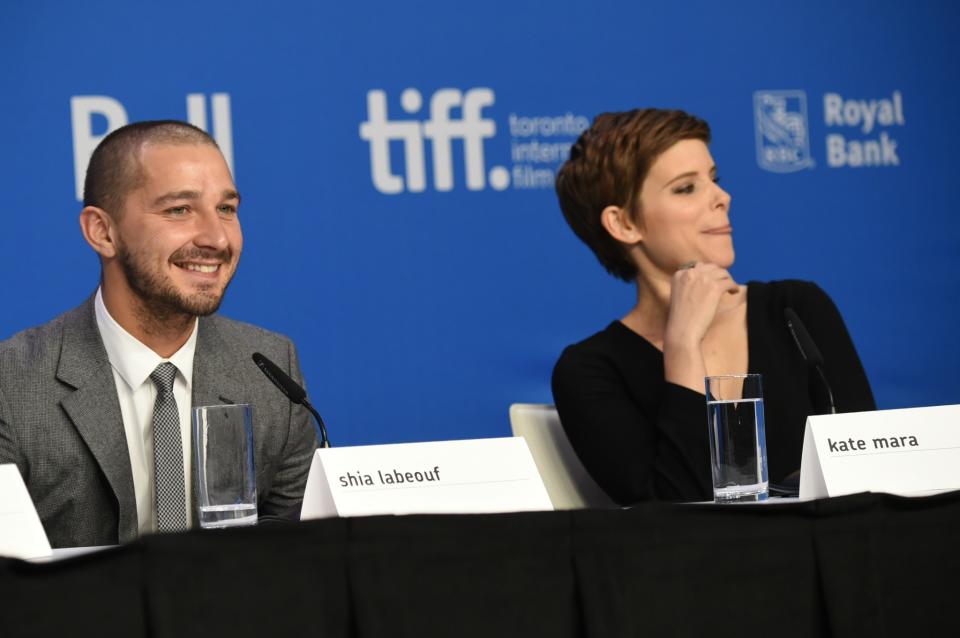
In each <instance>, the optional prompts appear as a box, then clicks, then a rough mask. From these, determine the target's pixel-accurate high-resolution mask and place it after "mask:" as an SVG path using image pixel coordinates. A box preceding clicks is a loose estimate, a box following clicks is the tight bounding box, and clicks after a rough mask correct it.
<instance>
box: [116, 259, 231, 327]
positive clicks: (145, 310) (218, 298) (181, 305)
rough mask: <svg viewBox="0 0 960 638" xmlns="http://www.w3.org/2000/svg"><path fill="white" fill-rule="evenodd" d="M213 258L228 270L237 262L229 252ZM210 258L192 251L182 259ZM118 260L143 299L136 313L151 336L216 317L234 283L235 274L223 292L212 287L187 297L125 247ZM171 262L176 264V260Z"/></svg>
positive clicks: (127, 277)
mask: <svg viewBox="0 0 960 638" xmlns="http://www.w3.org/2000/svg"><path fill="white" fill-rule="evenodd" d="M178 252H179V251H178ZM213 254H215V255H216V256H219V257H222V258H223V260H224V261H225V262H226V264H224V265H223V266H221V267H226V265H227V264H230V263H232V261H233V259H232V254H231V253H230V252H229V251H224V253H223V254H219V253H213ZM175 256H176V255H175ZM210 256H211V251H189V254H184V255H183V256H182V257H185V258H191V257H210ZM117 260H118V262H119V264H120V267H121V269H122V270H123V274H124V277H125V278H126V280H127V285H128V286H129V287H130V289H131V290H132V291H133V292H134V294H135V295H136V296H137V298H138V299H139V302H140V303H139V304H138V306H139V307H138V308H135V309H134V310H135V312H136V314H137V315H138V318H139V319H140V323H141V325H143V327H144V328H145V329H147V330H148V331H150V332H154V331H159V330H162V329H164V328H170V327H174V326H175V325H177V324H181V323H182V324H185V323H188V322H190V321H192V320H193V319H195V318H196V317H206V316H208V315H212V314H213V313H215V312H216V311H217V310H218V309H219V308H220V304H221V303H222V301H223V297H224V295H225V294H226V292H227V287H228V286H229V285H230V282H231V281H232V280H233V274H235V273H231V275H230V279H228V280H227V281H226V283H225V284H224V285H223V289H222V290H218V289H217V285H211V286H210V287H209V289H206V290H205V289H201V291H200V292H198V293H197V294H195V295H192V296H186V295H183V294H182V293H181V292H180V291H179V290H177V288H176V286H175V285H174V283H173V281H172V280H171V279H170V278H169V277H166V276H164V275H163V274H161V273H157V272H151V271H150V270H149V269H147V268H144V267H143V266H142V265H141V264H139V263H138V262H137V260H136V259H135V258H134V256H133V255H132V254H131V253H130V252H129V251H128V250H126V247H124V246H123V245H118V246H117ZM171 261H173V258H172V257H171ZM151 328H153V329H151Z"/></svg>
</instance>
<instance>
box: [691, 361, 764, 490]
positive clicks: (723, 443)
mask: <svg viewBox="0 0 960 638" xmlns="http://www.w3.org/2000/svg"><path fill="white" fill-rule="evenodd" d="M706 389H707V426H708V429H709V430H710V466H711V469H712V471H713V497H714V500H715V501H716V502H717V503H747V502H755V501H763V500H766V499H767V494H768V480H767V439H766V435H765V434H764V428H763V383H762V380H761V378H760V375H759V374H726V375H719V376H713V377H707V378H706Z"/></svg>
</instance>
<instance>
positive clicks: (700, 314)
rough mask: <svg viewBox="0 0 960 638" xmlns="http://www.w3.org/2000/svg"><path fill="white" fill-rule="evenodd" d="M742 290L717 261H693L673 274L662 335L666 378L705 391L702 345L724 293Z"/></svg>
mask: <svg viewBox="0 0 960 638" xmlns="http://www.w3.org/2000/svg"><path fill="white" fill-rule="evenodd" d="M739 291H740V287H739V286H738V285H737V282H735V281H734V280H733V277H731V276H730V273H729V272H727V270H726V269H724V268H720V267H719V266H716V265H714V264H700V263H698V264H693V265H692V266H689V267H685V268H681V269H680V270H678V271H677V272H676V273H674V275H673V281H672V285H671V290H670V306H669V309H668V314H667V325H666V328H665V330H664V334H663V365H664V376H665V378H666V380H667V381H669V382H671V383H676V384H678V385H682V386H684V387H687V388H690V389H692V390H695V391H697V392H703V378H704V376H706V365H705V364H704V360H703V354H702V352H701V350H700V344H701V343H702V342H703V338H704V335H706V334H707V330H709V328H710V325H711V324H712V323H713V319H714V317H716V315H717V308H719V306H720V302H721V300H722V299H723V296H724V295H726V294H736V293H738V292H739Z"/></svg>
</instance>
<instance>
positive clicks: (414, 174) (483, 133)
mask: <svg viewBox="0 0 960 638" xmlns="http://www.w3.org/2000/svg"><path fill="white" fill-rule="evenodd" d="M493 102H494V94H493V90H492V89H488V88H475V89H469V90H468V91H466V92H465V93H463V92H461V91H459V90H458V89H439V90H438V91H436V92H435V93H434V94H433V95H432V96H431V98H430V119H428V120H426V121H423V122H421V121H419V120H391V119H389V118H388V116H387V95H386V93H385V92H384V91H381V90H372V91H368V92H367V121H365V122H363V123H361V124H360V139H362V140H365V141H367V142H369V143H370V175H371V178H372V179H373V185H374V187H375V188H376V189H377V190H378V191H380V192H381V193H385V194H388V195H394V194H397V193H402V192H404V190H406V191H408V192H411V193H420V192H423V190H424V189H425V188H426V159H425V152H424V139H428V140H430V150H431V153H432V157H433V187H434V188H435V189H436V190H438V191H450V190H453V185H454V168H453V140H460V141H462V142H463V155H464V176H465V181H466V186H467V189H468V190H472V191H479V190H483V189H484V188H485V187H486V184H487V180H488V179H489V181H490V186H491V187H493V188H494V189H495V190H504V189H505V188H507V186H509V185H510V173H509V171H507V169H506V168H504V167H502V166H495V167H493V168H492V169H491V170H490V173H489V174H488V173H487V168H486V163H485V161H484V152H483V141H484V140H485V139H489V138H492V137H493V136H494V135H496V132H497V125H496V122H494V121H493V120H490V119H485V118H484V117H483V116H482V111H483V109H484V108H485V107H488V106H491V105H492V104H493ZM400 106H401V107H402V108H403V110H404V111H405V112H406V113H408V114H411V115H413V114H416V113H418V112H419V111H420V109H421V107H422V106H423V97H422V96H421V95H420V91H418V90H417V89H413V88H410V89H406V90H404V91H403V93H402V94H401V95H400ZM454 109H459V110H460V117H459V118H455V117H451V114H452V112H453V110H454ZM391 142H400V143H401V146H402V148H403V165H404V169H405V174H406V180H404V177H402V176H401V175H397V174H395V173H394V172H393V165H392V163H391V156H390V144H391Z"/></svg>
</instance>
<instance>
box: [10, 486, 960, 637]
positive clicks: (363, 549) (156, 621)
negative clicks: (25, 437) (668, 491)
mask: <svg viewBox="0 0 960 638" xmlns="http://www.w3.org/2000/svg"><path fill="white" fill-rule="evenodd" d="M958 540H960V493H956V492H955V493H950V494H943V495H939V496H934V497H928V498H922V499H904V498H898V497H893V496H887V495H876V494H859V495H854V496H849V497H843V498H837V499H829V500H823V501H816V502H806V503H791V504H776V505H766V506H730V505H726V506H715V505H669V504H660V503H651V504H645V505H640V506H638V507H635V508H632V509H630V510H624V511H577V512H541V513H520V514H501V515H475V516H404V517H371V518H357V519H336V520H325V521H311V522H304V523H298V524H287V525H282V524H276V525H262V526H259V527H256V528H246V529H236V530H227V531H207V532H204V531H198V532H191V533H187V534H180V535H165V536H152V537H146V538H143V539H141V540H139V541H137V542H136V543H133V544H131V545H127V546H125V547H121V548H117V549H113V550H108V551H106V552H101V553H97V554H93V555H88V556H83V557H80V558H75V559H71V560H67V561H62V562H58V563H52V564H30V563H25V562H21V561H16V560H0V636H3V637H4V638H7V637H10V638H13V637H17V636H51V635H57V634H59V635H65V636H77V635H98V636H124V637H136V636H151V637H166V636H191V635H197V636H200V635H202V636H206V637H210V636H232V637H233V636H278V637H279V636H287V635H311V636H312V635H316V636H325V637H340V636H345V637H346V636H350V637H355V636H356V637H368V636H377V637H379V636H390V637H391V638H393V637H396V636H416V637H417V638H423V637H428V636H484V637H487V636H491V637H493V636H495V637H500V636H523V637H525V638H527V637H531V636H550V637H565V636H590V637H603V638H611V637H618V636H711V637H719V636H769V635H775V636H857V637H860V636H906V635H925V634H926V635H960V620H958V613H957V607H958V605H960V597H958V594H960V585H958V579H960V552H958V551H957V550H956V545H957V541H958Z"/></svg>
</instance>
